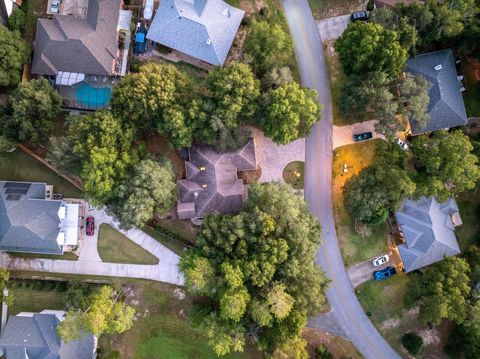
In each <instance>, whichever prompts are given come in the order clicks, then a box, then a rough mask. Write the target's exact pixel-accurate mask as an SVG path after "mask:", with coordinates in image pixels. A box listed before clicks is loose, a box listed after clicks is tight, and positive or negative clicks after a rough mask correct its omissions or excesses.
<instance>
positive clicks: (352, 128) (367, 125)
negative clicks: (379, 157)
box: [333, 120, 386, 149]
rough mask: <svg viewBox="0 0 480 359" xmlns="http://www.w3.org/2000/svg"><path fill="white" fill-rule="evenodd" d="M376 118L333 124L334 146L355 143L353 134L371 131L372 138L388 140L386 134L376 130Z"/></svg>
mask: <svg viewBox="0 0 480 359" xmlns="http://www.w3.org/2000/svg"><path fill="white" fill-rule="evenodd" d="M375 122H377V121H376V120H370V121H365V122H357V123H354V124H353V125H348V126H333V148H334V149H335V148H337V147H340V146H345V145H349V144H351V143H355V141H354V140H353V135H354V134H358V133H363V132H371V133H372V139H375V138H381V139H382V140H386V139H385V136H384V135H382V134H380V133H377V132H376V131H375V127H374V125H375Z"/></svg>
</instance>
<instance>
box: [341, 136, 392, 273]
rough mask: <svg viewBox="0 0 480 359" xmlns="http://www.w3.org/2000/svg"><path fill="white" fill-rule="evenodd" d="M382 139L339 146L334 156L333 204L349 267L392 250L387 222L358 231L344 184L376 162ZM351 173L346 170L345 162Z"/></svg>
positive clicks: (344, 254) (345, 260)
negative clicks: (349, 209)
mask: <svg viewBox="0 0 480 359" xmlns="http://www.w3.org/2000/svg"><path fill="white" fill-rule="evenodd" d="M379 141H381V140H372V141H367V142H360V143H356V144H352V145H347V146H342V147H339V148H337V149H335V155H334V158H333V202H334V203H333V207H334V213H335V226H336V229H337V236H338V239H339V243H340V249H341V252H342V257H343V260H344V262H345V266H349V265H352V264H354V263H359V262H363V261H365V260H368V259H370V258H372V257H374V256H376V255H377V254H379V253H382V252H388V245H387V225H386V224H381V225H378V226H372V227H368V228H367V231H366V232H365V233H362V234H360V233H357V232H356V231H355V221H354V219H353V218H352V217H351V216H350V214H349V213H348V212H347V210H346V209H345V207H344V205H343V192H342V187H343V185H344V184H345V181H346V180H347V179H348V178H350V177H351V176H352V175H353V174H356V173H358V172H360V170H362V169H363V168H364V167H367V166H369V165H370V164H372V163H373V162H374V161H375V158H374V156H375V147H376V144H377V143H379ZM344 164H346V165H347V166H348V173H346V174H344V173H343V165H344Z"/></svg>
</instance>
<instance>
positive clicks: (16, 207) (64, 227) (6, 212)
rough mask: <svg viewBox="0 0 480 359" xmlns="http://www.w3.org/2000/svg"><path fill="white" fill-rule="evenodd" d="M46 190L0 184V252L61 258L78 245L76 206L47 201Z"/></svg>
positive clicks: (42, 185)
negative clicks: (44, 254)
mask: <svg viewBox="0 0 480 359" xmlns="http://www.w3.org/2000/svg"><path fill="white" fill-rule="evenodd" d="M47 188H48V186H47V185H46V184H45V183H28V182H4V181H0V250H2V251H9V252H28V253H46V254H63V252H64V250H68V249H70V248H71V247H74V246H76V245H77V244H78V229H79V204H77V203H66V202H65V201H63V200H53V199H49V198H48V193H47Z"/></svg>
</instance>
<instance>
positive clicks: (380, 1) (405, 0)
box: [375, 0, 421, 8]
mask: <svg viewBox="0 0 480 359" xmlns="http://www.w3.org/2000/svg"><path fill="white" fill-rule="evenodd" d="M416 2H421V0H375V6H376V7H377V8H382V7H394V6H396V5H399V4H405V5H410V4H413V3H416Z"/></svg>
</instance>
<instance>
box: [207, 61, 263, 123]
mask: <svg viewBox="0 0 480 359" xmlns="http://www.w3.org/2000/svg"><path fill="white" fill-rule="evenodd" d="M207 88H208V90H209V91H210V95H211V97H210V98H211V101H212V102H213V105H214V107H215V113H216V115H217V116H219V117H220V118H222V120H223V121H222V122H223V123H224V124H225V126H226V127H229V128H233V127H236V126H237V124H238V122H239V120H240V119H243V120H248V119H251V117H252V116H253V114H254V113H255V111H256V107H257V99H258V97H259V96H260V83H259V81H258V80H257V79H256V78H255V76H254V75H253V73H252V70H251V69H250V66H248V65H246V64H233V65H230V66H226V67H217V68H215V69H214V70H213V71H211V72H210V73H209V74H208V77H207Z"/></svg>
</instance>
